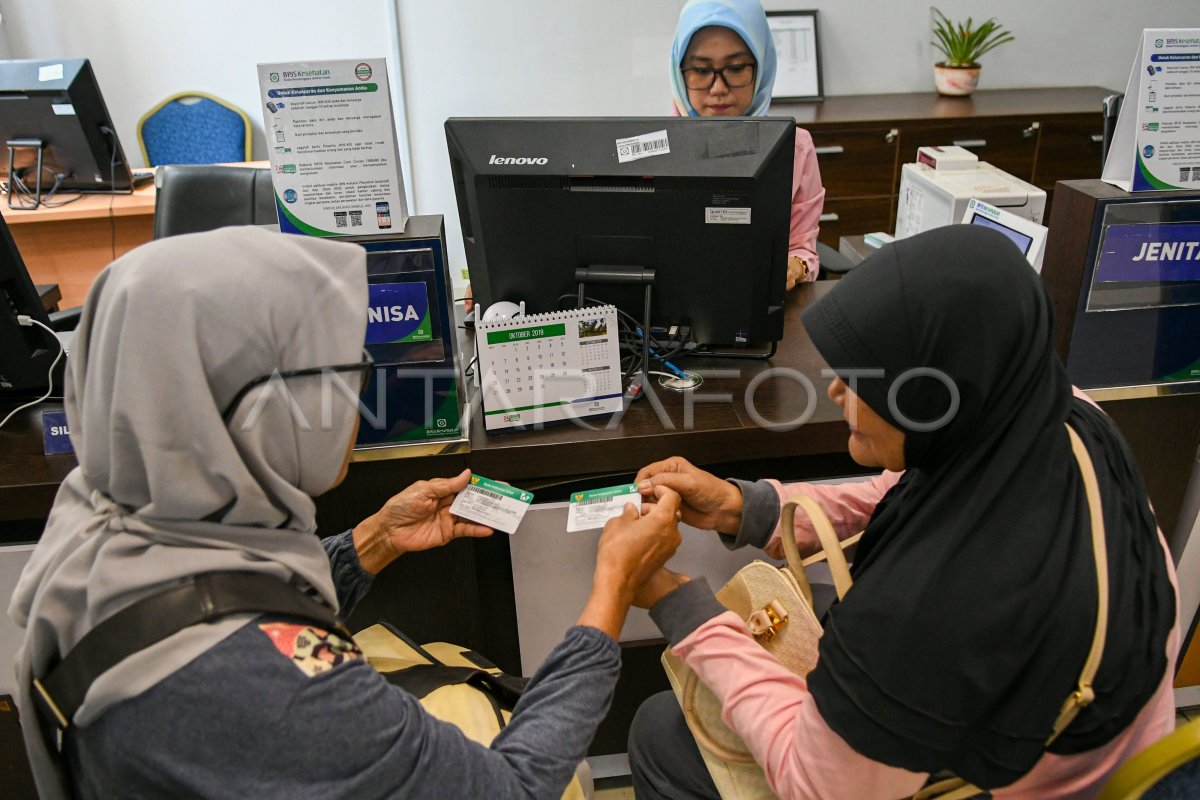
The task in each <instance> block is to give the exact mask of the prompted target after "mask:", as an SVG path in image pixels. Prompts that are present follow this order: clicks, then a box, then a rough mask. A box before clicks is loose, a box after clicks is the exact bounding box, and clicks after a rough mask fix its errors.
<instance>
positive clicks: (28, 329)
mask: <svg viewBox="0 0 1200 800" xmlns="http://www.w3.org/2000/svg"><path fill="white" fill-rule="evenodd" d="M18 316H27V317H29V318H30V319H33V320H37V321H38V322H40V323H42V324H43V325H46V326H47V327H48V326H49V325H50V319H49V316H48V315H47V314H46V310H45V308H43V306H42V301H41V298H40V297H39V296H38V293H37V289H36V288H35V287H34V285H33V281H32V280H31V279H30V277H29V273H28V272H26V271H25V262H24V261H23V260H22V259H21V254H20V252H18V250H17V246H16V244H15V243H14V242H13V237H12V234H11V233H10V232H9V230H8V225H7V224H6V223H5V222H4V218H3V217H0V407H3V406H4V404H5V402H6V401H8V400H13V399H22V398H28V396H29V395H36V394H38V393H40V392H42V391H44V390H45V389H46V387H47V385H48V382H49V372H50V365H51V364H53V363H54V360H55V358H56V357H57V356H58V353H59V344H58V339H57V338H56V337H55V336H54V335H53V334H51V333H50V332H49V331H48V330H46V329H45V328H41V327H39V326H37V325H29V326H25V325H21V324H20V323H19V322H18V321H17V318H18Z"/></svg>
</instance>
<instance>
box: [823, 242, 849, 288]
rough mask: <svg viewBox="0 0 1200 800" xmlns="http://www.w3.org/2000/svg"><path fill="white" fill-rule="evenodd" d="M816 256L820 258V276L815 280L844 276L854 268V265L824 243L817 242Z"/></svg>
mask: <svg viewBox="0 0 1200 800" xmlns="http://www.w3.org/2000/svg"><path fill="white" fill-rule="evenodd" d="M817 255H818V256H820V257H821V274H820V275H818V276H817V279H818V280H820V279H821V278H825V277H828V276H829V275H831V274H832V275H838V276H841V275H845V274H846V273H847V272H849V271H850V270H851V269H853V268H854V264H853V263H851V261H850V259H848V258H846V257H845V256H844V255H842V254H841V253H839V252H838V251H837V250H834V249H833V248H832V247H830V246H829V245H827V244H825V243H824V242H817Z"/></svg>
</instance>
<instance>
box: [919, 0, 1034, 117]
mask: <svg viewBox="0 0 1200 800" xmlns="http://www.w3.org/2000/svg"><path fill="white" fill-rule="evenodd" d="M1015 38H1016V37H1015V36H1013V35H1012V34H1011V33H1009V32H1008V31H1006V30H1005V29H1004V27H1003V26H1001V25H1000V23H998V22H996V18H995V17H992V18H991V19H989V20H987V21H985V22H981V23H980V24H979V26H978V27H976V26H975V24H974V21H973V20H972V19H971V18H970V17H967V21H966V22H965V23H962V22H959V23H954V22H951V21H950V20H949V19H947V18H946V15H945V14H943V13H942V12H941V11H939V10H938V9H936V8H934V9H933V42H932V44H933V46H934V47H936V48H937V49H938V50H941V51H942V53H943V54H944V55H945V56H946V60H945V61H939V62H938V63H937V64H935V65H934V68H933V70H934V71H933V77H934V82H935V84H936V85H937V90H938V94H947V95H957V96H960V97H962V96H966V95H969V94H970V93H971V92H973V91H975V87H976V86H978V85H979V57H980V56H982V55H983V54H984V53H987V52H989V51H991V50H994V49H995V48H997V47H999V46H1000V45H1002V44H1004V43H1005V42H1011V41H1013V40H1014V39H1015Z"/></svg>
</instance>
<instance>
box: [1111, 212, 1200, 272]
mask: <svg viewBox="0 0 1200 800" xmlns="http://www.w3.org/2000/svg"><path fill="white" fill-rule="evenodd" d="M1094 281H1095V282H1096V283H1118V282H1119V283H1155V284H1158V283H1180V282H1200V224H1197V223H1175V224H1167V225H1145V224H1142V225H1110V226H1109V227H1108V228H1107V229H1106V230H1105V232H1104V242H1103V244H1102V245H1101V252H1100V256H1099V258H1098V259H1097V260H1096V275H1095V278H1094Z"/></svg>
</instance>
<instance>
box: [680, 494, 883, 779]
mask: <svg viewBox="0 0 1200 800" xmlns="http://www.w3.org/2000/svg"><path fill="white" fill-rule="evenodd" d="M797 506H799V507H800V508H803V509H804V511H805V512H806V513H807V514H808V516H809V519H811V520H812V523H813V527H814V528H815V529H816V531H817V537H818V538H819V539H820V541H821V546H822V547H823V548H824V552H822V553H818V554H817V555H816V556H812V557H810V558H809V559H808V560H803V559H801V558H800V548H799V547H798V546H797V544H796V531H795V515H796V508H797ZM861 537H862V534H861V533H858V534H855V535H854V536H852V537H850V538H849V539H847V540H846V541H845V542H839V541H838V538H837V533H836V532H834V530H833V524H832V523H830V521H829V517H828V515H826V513H825V510H824V509H823V508H821V506H820V505H819V504H818V503H817V501H815V500H813V499H812V498H811V497H808V496H805V495H799V496H798V497H797V498H796V499H795V500H791V501H789V502H788V503H787V504H785V505H784V506H783V509H782V511H781V512H780V538H781V539H782V540H783V553H784V556H785V558H786V560H787V570H788V572H789V573H790V574H791V576H792V577H793V578H794V579H795V581H796V583H797V584H798V585H799V587H800V591H801V593H802V594H803V595H804V598H805V600H807V601H808V604H809V606H810V607H811V606H812V601H813V598H812V585H811V584H810V583H809V582H808V576H807V575H805V574H804V567H805V565H806V564H809V563H815V562H817V561H820V560H822V559H828V560H829V568H830V571H831V572H832V573H833V581H834V585H835V586H836V588H837V593H838V598H839V599H841V598H842V597H843V596H844V595H845V594H846V592H847V591H849V590H850V585H851V583H852V579H851V578H850V567H849V565H848V564H847V563H846V555H845V553H843V552H842V548H843V547H848V546H850V545H852V544H854V543H855V542H857V541H858V540H859V538H861ZM699 686H700V679H699V677H698V676H697V675H696V672H695V670H688V673H687V677H686V678H685V679H684V682H683V692H682V695H683V702H682V706H683V715H684V717H685V718H686V719H687V720H688V723H689V727H690V728H691V729H692V735H693V736H694V737H695V739H696V741H697V742H698V743H699V744H700V746H701V747H703V748H704V749H705V750H708V751H709V752H710V753H712V754H713V755H715V756H716V757H717V758H720V759H722V760H723V761H728V762H729V763H731V764H753V763H754V756H753V755H752V754H751V753H750V751H749V750H734V749H732V748H730V747H726V746H725V745H723V744H721V743H720V742H718V741H717V740H716V739H714V738H713V736H712V734H711V733H709V731H708V729H707V728H705V727H704V723H703V721H701V719H700V716H699V715H698V714H696V691H697V689H698V688H699Z"/></svg>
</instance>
